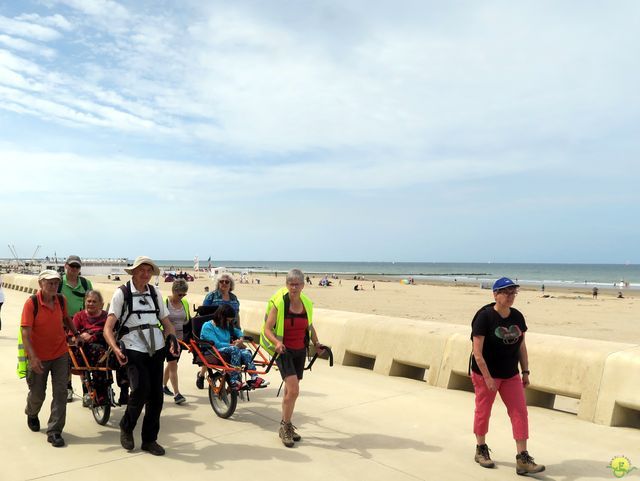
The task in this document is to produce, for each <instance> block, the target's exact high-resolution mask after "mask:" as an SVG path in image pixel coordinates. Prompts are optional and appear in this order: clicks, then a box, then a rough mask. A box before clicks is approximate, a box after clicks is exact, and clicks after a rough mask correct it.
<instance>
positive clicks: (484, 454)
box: [474, 444, 495, 468]
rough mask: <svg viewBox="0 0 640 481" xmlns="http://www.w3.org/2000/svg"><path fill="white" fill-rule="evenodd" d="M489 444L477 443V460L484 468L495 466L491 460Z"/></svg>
mask: <svg viewBox="0 0 640 481" xmlns="http://www.w3.org/2000/svg"><path fill="white" fill-rule="evenodd" d="M489 451H490V449H489V446H487V445H486V444H477V445H476V456H475V458H474V459H475V460H476V463H478V464H479V465H480V466H482V467H483V468H493V467H495V463H494V462H493V461H491V456H490V455H489Z"/></svg>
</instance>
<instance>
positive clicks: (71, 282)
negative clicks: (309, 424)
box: [18, 256, 324, 456]
mask: <svg viewBox="0 0 640 481" xmlns="http://www.w3.org/2000/svg"><path fill="white" fill-rule="evenodd" d="M81 265H82V261H81V260H80V258H79V257H78V256H70V257H69V258H68V259H67V262H66V263H65V275H64V276H63V277H62V278H61V276H60V275H59V274H58V273H57V272H56V271H53V270H44V271H42V272H41V273H40V274H39V275H38V285H39V287H40V289H39V290H38V291H37V293H36V294H35V295H33V296H31V297H30V298H29V299H28V300H27V301H26V302H25V305H24V307H23V312H22V319H21V323H20V325H21V330H20V335H21V341H19V366H18V372H19V373H21V372H22V373H24V375H25V376H26V380H27V385H28V388H29V391H28V394H27V405H26V408H25V414H26V415H27V426H28V427H29V429H30V430H32V431H34V432H38V431H40V419H39V413H40V409H41V408H42V405H43V403H44V400H45V394H46V386H47V382H48V377H49V375H51V384H52V401H51V414H50V416H49V420H48V422H47V429H46V434H47V441H48V442H49V443H50V444H51V445H52V446H54V447H61V446H64V445H65V441H64V438H63V437H62V431H63V428H64V426H65V422H66V407H67V402H68V399H69V400H71V399H73V391H72V390H71V391H70V392H71V396H69V395H68V389H71V384H70V382H69V380H70V377H69V376H70V360H69V354H68V342H67V335H69V336H71V339H70V344H71V345H72V346H75V345H83V347H84V348H83V350H84V352H85V354H86V356H87V359H88V361H89V363H91V364H93V363H97V362H98V360H99V359H102V360H104V359H105V358H106V356H107V355H108V354H109V352H110V353H112V356H114V357H115V359H116V360H117V366H116V367H118V366H120V369H118V373H120V374H117V377H118V384H119V386H120V388H121V393H120V398H119V401H118V402H119V404H120V405H126V410H125V412H124V414H123V416H122V419H121V421H120V444H121V445H122V447H123V448H124V449H126V450H128V451H130V450H133V449H134V448H135V441H134V437H133V431H134V429H135V427H136V425H137V423H138V420H139V418H140V416H141V414H142V411H143V410H144V417H143V419H142V429H141V438H142V439H141V441H142V442H141V445H140V449H142V450H143V451H147V452H149V453H151V454H153V455H156V456H161V455H163V454H165V450H164V448H163V447H162V446H161V445H160V444H159V443H158V441H157V440H158V433H159V431H160V414H161V411H162V406H163V396H164V395H171V396H174V401H175V403H176V404H183V403H184V402H185V401H186V400H185V398H184V396H182V394H181V393H180V390H179V387H178V376H177V362H178V360H179V358H180V351H181V348H180V344H179V342H178V339H184V338H186V337H187V334H188V333H190V330H191V325H190V320H191V314H190V310H189V305H188V303H187V301H186V299H185V295H186V293H187V291H188V285H187V283H186V282H185V281H184V280H182V279H179V280H177V281H175V282H174V284H173V285H172V293H171V295H170V296H168V298H167V299H166V300H165V301H163V299H162V296H161V293H160V292H159V291H158V290H157V289H156V288H155V287H154V286H153V285H150V281H151V279H152V277H153V276H158V275H159V273H160V269H159V267H158V266H157V264H156V263H155V262H154V261H153V260H152V259H150V258H149V257H145V256H140V257H138V258H136V260H135V261H134V263H133V265H132V266H131V267H129V268H126V269H125V271H126V272H127V273H128V274H130V275H131V280H129V281H128V282H127V283H126V284H124V285H123V286H120V287H119V288H118V289H116V291H115V293H114V295H113V297H112V299H111V302H110V305H109V311H108V312H105V311H104V310H103V305H104V302H103V299H102V296H101V294H100V293H99V292H98V291H96V290H94V289H93V286H92V285H91V284H90V282H89V281H88V280H87V279H84V278H82V277H81V276H79V272H80V267H81ZM233 287H234V285H233V279H232V278H231V276H229V275H228V274H223V275H222V276H221V277H220V278H219V279H218V281H217V284H216V289H215V290H214V291H213V292H211V293H209V295H207V297H206V298H205V300H204V302H203V305H209V306H214V307H217V309H216V311H215V313H214V316H213V317H214V319H213V321H210V322H207V323H206V324H205V325H204V326H203V329H202V333H201V338H202V339H203V340H204V339H208V340H210V341H211V342H213V344H214V345H215V346H216V348H217V349H218V350H219V352H221V353H222V354H223V355H226V356H228V358H229V359H230V362H231V363H232V364H234V365H241V364H245V365H246V367H247V369H250V370H254V369H255V365H253V361H252V359H251V354H250V353H249V351H248V350H247V349H246V348H245V347H246V346H244V344H243V342H242V337H243V333H242V331H241V330H240V318H239V307H240V304H239V301H238V299H237V297H236V296H235V294H233V293H232V292H231V291H232V290H233ZM303 287H304V275H303V274H302V272H301V271H299V270H297V269H293V270H292V271H290V272H289V274H288V275H287V278H286V287H285V288H283V289H281V290H279V291H278V292H277V293H276V294H275V295H274V296H273V297H272V298H271V299H270V300H269V304H268V309H267V315H266V322H265V327H264V328H263V330H262V333H261V344H262V346H263V347H264V348H265V349H266V350H267V351H268V352H269V353H270V354H275V353H277V354H278V358H277V360H276V363H277V365H278V367H279V369H280V373H281V375H282V378H283V381H284V384H285V390H284V398H283V402H282V422H281V424H280V428H279V436H280V438H281V439H282V442H283V444H284V445H285V446H288V447H292V446H293V445H294V441H299V440H300V439H301V436H300V435H299V434H298V433H296V432H295V427H294V426H293V424H292V422H291V418H292V415H293V410H294V408H295V401H296V399H297V397H298V394H299V381H300V379H302V371H303V367H304V359H305V358H304V351H305V338H306V337H307V336H308V337H309V338H310V339H311V341H312V342H313V343H314V345H315V346H316V349H317V350H318V351H320V352H322V350H323V349H324V347H323V346H322V345H321V344H320V343H319V342H318V337H317V334H316V333H315V329H314V327H313V325H312V320H313V308H312V304H311V301H310V300H309V299H308V298H307V297H306V296H304V295H302V293H301V291H302V288H303ZM78 300H80V302H78ZM285 319H287V321H289V320H290V322H287V323H286V327H285V322H284V320H285ZM72 352H77V351H76V350H75V348H72ZM301 353H302V355H301ZM76 357H77V358H79V357H80V356H79V355H78V356H76ZM165 360H166V361H167V362H166V367H165ZM231 380H232V382H233V387H234V388H235V389H240V388H242V382H241V380H240V375H239V373H234V374H233V378H232V379H231ZM94 381H97V382H98V384H99V385H103V386H104V387H105V388H107V387H108V384H107V382H106V381H107V380H106V376H105V379H101V377H100V374H98V378H97V380H96V379H94ZM169 382H170V383H171V387H172V388H173V391H171V389H169V386H168V384H169ZM247 384H249V387H251V388H259V387H265V386H266V385H267V384H268V381H266V380H264V379H262V378H260V377H258V376H256V375H252V376H251V379H249V381H248V382H247ZM196 385H197V387H198V388H200V389H203V388H204V376H203V375H201V374H200V373H198V377H197V381H196ZM83 386H84V384H83ZM97 392H98V399H96V400H90V399H88V398H87V395H85V396H83V401H84V402H85V404H88V403H90V402H97V403H100V402H105V399H104V398H103V396H104V393H103V392H102V391H101V390H100V389H97ZM105 392H106V391H105Z"/></svg>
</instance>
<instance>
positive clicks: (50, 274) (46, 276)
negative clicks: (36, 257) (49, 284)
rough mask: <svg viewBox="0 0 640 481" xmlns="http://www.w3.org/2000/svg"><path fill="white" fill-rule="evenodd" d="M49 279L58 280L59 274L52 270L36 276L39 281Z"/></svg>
mask: <svg viewBox="0 0 640 481" xmlns="http://www.w3.org/2000/svg"><path fill="white" fill-rule="evenodd" d="M50 279H57V280H60V274H58V273H57V272H56V271H54V270H52V269H45V270H44V271H42V272H41V273H40V274H38V280H39V281H48V280H50Z"/></svg>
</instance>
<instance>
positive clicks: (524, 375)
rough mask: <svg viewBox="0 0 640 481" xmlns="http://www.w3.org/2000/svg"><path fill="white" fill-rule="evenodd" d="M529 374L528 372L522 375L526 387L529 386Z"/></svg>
mask: <svg viewBox="0 0 640 481" xmlns="http://www.w3.org/2000/svg"><path fill="white" fill-rule="evenodd" d="M529 384H530V383H529V375H528V374H523V375H522V385H523V386H524V387H527V386H528V385H529Z"/></svg>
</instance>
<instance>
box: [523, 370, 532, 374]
mask: <svg viewBox="0 0 640 481" xmlns="http://www.w3.org/2000/svg"><path fill="white" fill-rule="evenodd" d="M522 374H531V372H530V371H522Z"/></svg>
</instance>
